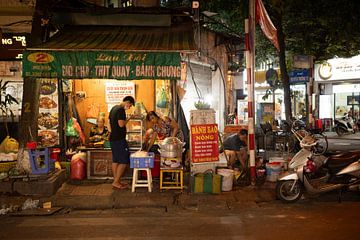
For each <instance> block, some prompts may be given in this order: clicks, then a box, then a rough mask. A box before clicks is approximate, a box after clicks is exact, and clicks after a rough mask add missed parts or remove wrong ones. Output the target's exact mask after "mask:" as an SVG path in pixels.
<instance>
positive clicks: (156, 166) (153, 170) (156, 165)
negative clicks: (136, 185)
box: [141, 154, 160, 178]
mask: <svg viewBox="0 0 360 240" xmlns="http://www.w3.org/2000/svg"><path fill="white" fill-rule="evenodd" d="M151 176H152V177H153V178H154V177H160V155H159V154H155V156H154V167H153V168H151ZM141 177H143V178H146V172H145V171H141Z"/></svg>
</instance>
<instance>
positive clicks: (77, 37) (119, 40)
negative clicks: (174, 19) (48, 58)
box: [28, 20, 197, 52]
mask: <svg viewBox="0 0 360 240" xmlns="http://www.w3.org/2000/svg"><path fill="white" fill-rule="evenodd" d="M149 21H151V20H149ZM28 49H29V50H46V51H47V50H49V51H88V50H91V51H94V50H99V51H106V50H110V51H114V50H120V51H142V52H143V51H151V52H189V51H190V52H194V51H196V49H197V48H196V45H195V41H194V31H193V28H192V26H191V25H185V26H181V27H121V26H75V27H68V28H65V29H64V30H63V31H61V32H59V33H57V34H55V35H54V36H53V37H52V38H51V39H50V41H48V42H46V43H43V44H41V45H38V46H36V47H34V48H28Z"/></svg>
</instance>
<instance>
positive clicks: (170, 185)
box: [160, 167, 184, 191]
mask: <svg viewBox="0 0 360 240" xmlns="http://www.w3.org/2000/svg"><path fill="white" fill-rule="evenodd" d="M164 173H174V174H175V181H171V182H165V181H164ZM179 175H180V179H179ZM183 188H184V170H183V168H182V167H179V168H161V169H160V191H162V190H163V189H180V190H181V191H182V190H183Z"/></svg>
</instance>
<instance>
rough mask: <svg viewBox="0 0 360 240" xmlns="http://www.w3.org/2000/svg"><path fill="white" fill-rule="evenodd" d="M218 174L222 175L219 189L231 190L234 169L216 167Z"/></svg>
mask: <svg viewBox="0 0 360 240" xmlns="http://www.w3.org/2000/svg"><path fill="white" fill-rule="evenodd" d="M218 174H219V175H221V176H222V183H221V190H222V191H224V192H227V191H231V190H232V187H233V183H234V170H232V169H226V168H224V169H218Z"/></svg>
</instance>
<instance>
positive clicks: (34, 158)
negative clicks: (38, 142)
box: [29, 148, 55, 174]
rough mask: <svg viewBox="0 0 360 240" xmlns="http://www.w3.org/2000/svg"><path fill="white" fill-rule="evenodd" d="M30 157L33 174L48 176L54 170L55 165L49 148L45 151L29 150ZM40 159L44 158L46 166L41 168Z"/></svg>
mask: <svg viewBox="0 0 360 240" xmlns="http://www.w3.org/2000/svg"><path fill="white" fill-rule="evenodd" d="M29 156H30V158H29V161H30V166H31V172H32V174H48V173H49V172H50V171H52V170H54V168H55V165H54V161H52V160H51V159H50V151H49V148H44V150H39V149H35V150H32V149H29ZM39 158H42V159H43V161H44V165H43V166H41V167H40V166H39V164H40V162H39V161H38V159H39Z"/></svg>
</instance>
